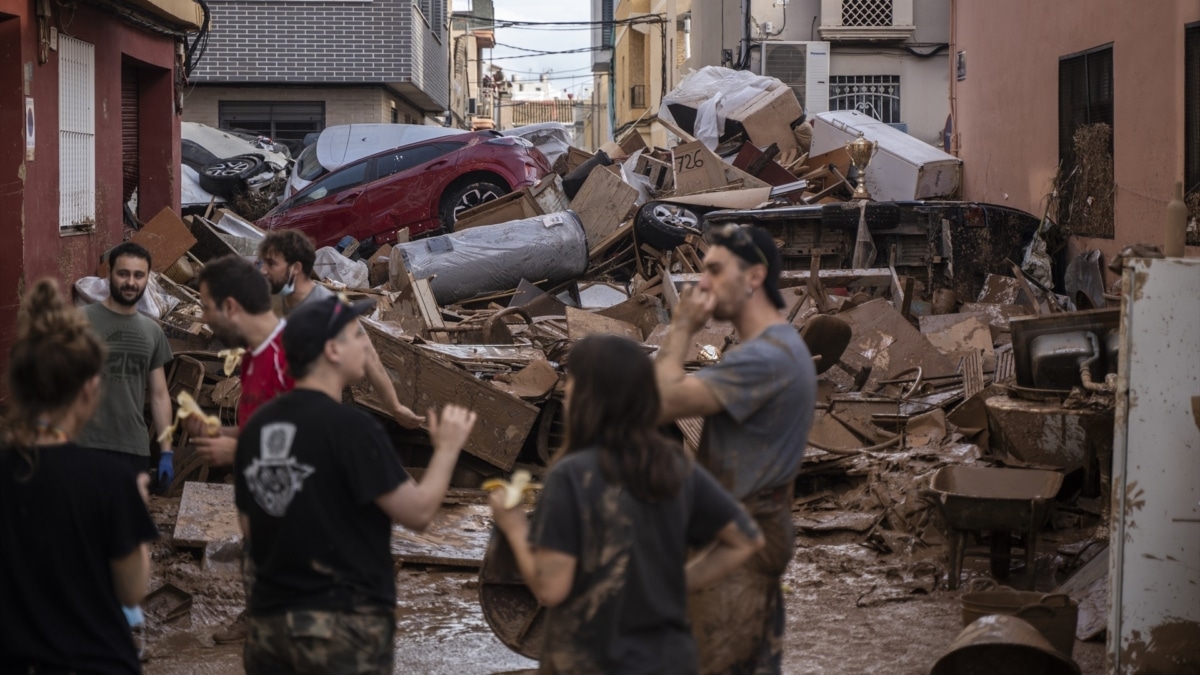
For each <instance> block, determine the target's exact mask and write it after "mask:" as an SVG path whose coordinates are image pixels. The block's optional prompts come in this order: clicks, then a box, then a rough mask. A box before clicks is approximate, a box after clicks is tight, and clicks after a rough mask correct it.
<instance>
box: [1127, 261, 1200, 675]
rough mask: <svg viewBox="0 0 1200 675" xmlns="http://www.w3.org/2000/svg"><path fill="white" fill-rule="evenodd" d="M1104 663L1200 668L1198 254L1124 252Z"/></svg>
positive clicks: (1134, 668) (1132, 668)
mask: <svg viewBox="0 0 1200 675" xmlns="http://www.w3.org/2000/svg"><path fill="white" fill-rule="evenodd" d="M1124 290H1125V292H1124V296H1123V299H1122V301H1121V329H1120V330H1121V343H1120V357H1119V363H1120V366H1119V370H1118V379H1117V411H1116V419H1115V428H1114V434H1113V473H1112V486H1113V487H1112V494H1113V504H1112V509H1113V511H1112V513H1113V516H1112V532H1111V536H1110V545H1109V591H1110V593H1109V597H1110V598H1111V599H1112V604H1111V608H1110V614H1109V623H1108V657H1109V663H1110V664H1111V668H1110V669H1108V670H1107V672H1109V673H1116V674H1117V675H1133V674H1134V673H1196V672H1200V420H1198V419H1197V415H1200V259H1196V258H1167V259H1157V260H1151V259H1145V258H1138V259H1134V260H1130V261H1128V262H1127V263H1126V267H1125V271H1124Z"/></svg>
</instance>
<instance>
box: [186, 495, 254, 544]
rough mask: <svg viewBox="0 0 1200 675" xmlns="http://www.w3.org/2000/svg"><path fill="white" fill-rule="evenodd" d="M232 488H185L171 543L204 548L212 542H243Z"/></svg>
mask: <svg viewBox="0 0 1200 675" xmlns="http://www.w3.org/2000/svg"><path fill="white" fill-rule="evenodd" d="M241 536H242V528H241V527H240V526H239V525H238V519H237V508H236V507H235V506H234V504H233V486H232V485H226V484H224V483H196V482H189V483H184V484H183V497H182V498H180V500H179V515H178V516H176V518H175V533H174V534H173V535H172V536H171V539H172V543H173V544H175V545H176V546H180V547H188V548H192V547H194V548H205V547H206V546H207V545H208V543H209V542H217V541H225V540H229V539H240V538H241Z"/></svg>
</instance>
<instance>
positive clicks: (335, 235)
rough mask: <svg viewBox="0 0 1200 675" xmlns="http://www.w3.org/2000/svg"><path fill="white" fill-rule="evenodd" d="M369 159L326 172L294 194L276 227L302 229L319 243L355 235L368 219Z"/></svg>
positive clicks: (333, 242) (357, 235)
mask: <svg viewBox="0 0 1200 675" xmlns="http://www.w3.org/2000/svg"><path fill="white" fill-rule="evenodd" d="M370 169H371V163H370V162H369V161H367V160H364V161H361V162H357V163H355V164H351V165H349V166H346V167H343V168H342V169H341V170H339V171H334V172H333V173H330V174H326V175H325V176H324V177H322V178H321V179H320V180H318V181H316V182H314V183H313V184H312V185H309V186H308V187H307V188H305V189H304V190H302V191H300V192H299V193H298V194H297V195H296V196H295V197H292V200H291V203H290V204H288V205H287V210H286V211H285V212H284V213H283V214H282V218H281V219H280V220H279V222H278V224H276V225H273V226H272V228H273V229H279V228H293V229H298V230H302V231H303V232H305V233H306V234H308V236H310V237H312V238H313V240H314V241H316V243H317V246H331V245H333V244H336V243H337V242H338V240H340V239H341V238H342V237H344V236H346V235H351V236H353V237H355V238H356V239H359V238H361V237H362V236H363V235H362V234H360V233H358V232H357V230H358V229H359V228H360V227H361V226H362V224H364V223H366V222H369V217H368V216H369V213H367V212H366V205H367V202H366V200H364V199H363V198H362V197H363V193H364V191H365V188H366V183H367V180H368V179H369V177H370V175H371V173H370Z"/></svg>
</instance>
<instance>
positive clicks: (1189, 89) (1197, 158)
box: [1183, 23, 1200, 245]
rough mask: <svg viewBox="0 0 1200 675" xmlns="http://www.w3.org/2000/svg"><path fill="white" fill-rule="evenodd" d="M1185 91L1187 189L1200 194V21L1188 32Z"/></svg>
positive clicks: (1193, 241) (1194, 241)
mask: <svg viewBox="0 0 1200 675" xmlns="http://www.w3.org/2000/svg"><path fill="white" fill-rule="evenodd" d="M1183 77H1184V80H1185V84H1184V93H1183V101H1184V103H1183V107H1184V113H1183V119H1184V122H1183V124H1184V128H1185V130H1184V146H1185V150H1184V155H1185V159H1184V163H1185V164H1186V170H1185V175H1184V180H1185V181H1186V182H1185V183H1184V186H1183V191H1184V192H1185V193H1188V194H1200V23H1195V24H1192V25H1190V26H1188V27H1187V29H1186V30H1185V31H1184V68H1183ZM1197 237H1200V235H1198V234H1191V233H1190V236H1189V241H1188V243H1189V244H1192V245H1200V241H1198V240H1197Z"/></svg>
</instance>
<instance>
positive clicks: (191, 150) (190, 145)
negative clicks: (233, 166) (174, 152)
mask: <svg viewBox="0 0 1200 675" xmlns="http://www.w3.org/2000/svg"><path fill="white" fill-rule="evenodd" d="M180 146H181V149H182V152H181V153H180V155H181V159H182V161H183V163H184V164H186V165H187V166H190V167H192V168H193V169H195V170H196V173H200V172H201V171H203V170H204V167H206V166H208V165H209V164H212V163H213V162H219V161H221V158H220V157H217V156H216V155H214V154H212V153H211V152H209V151H208V148H205V147H204V146H203V145H200V144H199V143H197V142H195V141H189V140H188V139H186V138H185V139H183V140H182V141H181V142H180Z"/></svg>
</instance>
